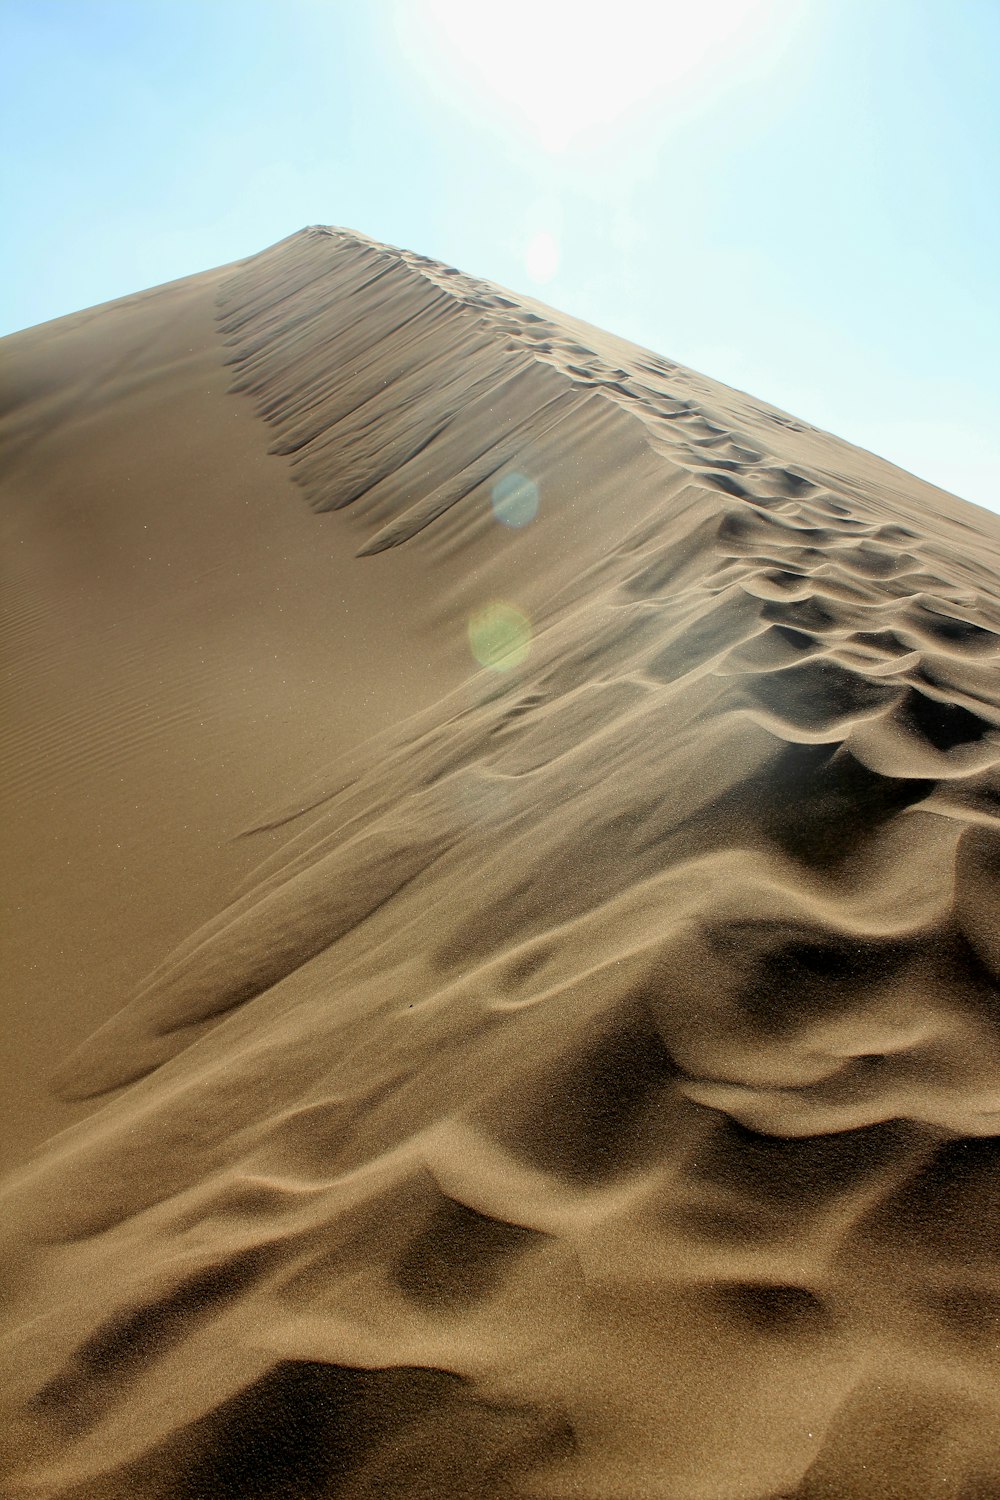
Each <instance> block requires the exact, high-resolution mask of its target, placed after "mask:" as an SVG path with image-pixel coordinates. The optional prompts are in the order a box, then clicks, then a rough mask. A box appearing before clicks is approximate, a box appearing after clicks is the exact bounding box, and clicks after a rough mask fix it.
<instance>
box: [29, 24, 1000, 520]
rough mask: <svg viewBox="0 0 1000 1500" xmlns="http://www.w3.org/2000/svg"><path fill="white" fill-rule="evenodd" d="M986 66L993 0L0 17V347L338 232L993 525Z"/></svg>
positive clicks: (992, 184)
mask: <svg viewBox="0 0 1000 1500" xmlns="http://www.w3.org/2000/svg"><path fill="white" fill-rule="evenodd" d="M998 63H1000V0H949V3H948V4H947V5H946V4H943V3H942V0H934V3H931V0H614V3H612V4H602V5H599V6H598V5H594V6H593V7H588V6H585V5H584V4H582V3H580V0H573V3H565V0H530V3H529V0H501V3H492V0H0V133H2V139H3V143H4V150H3V153H2V157H3V164H2V167H0V174H2V175H0V206H2V219H0V334H3V333H8V332H11V331H13V330H15V329H19V328H23V327H28V326H31V325H33V324H35V323H38V322H42V321H45V320H47V319H49V318H54V317H59V316H62V315H63V314H65V313H68V312H73V311H76V310H78V309H80V308H83V307H88V306H91V305H93V304H95V303H99V302H103V301H107V300H110V299H112V298H115V297H120V296H124V295H126V294H127V293H129V292H132V291H137V290H139V289H140V288H143V287H147V286H154V285H157V284H159V283H161V282H164V281H169V280H173V279H174V278H176V277H180V276H185V275H189V274H192V273H194V272H197V271H201V270H206V269H208V268H210V267H212V266H216V265H221V264H224V263H227V262H229V261H231V260H235V259H238V258H240V257H242V256H245V255H249V254H252V253H253V252H255V251H257V250H260V249H263V248H264V247H265V246H266V245H269V244H272V243H273V242H274V241H276V240H278V239H281V238H283V237H284V236H285V235H287V234H290V233H292V232H293V231H294V230H296V229H299V228H301V227H302V226H303V225H305V224H335V225H342V226H346V227H348V228H352V229H358V230H361V231H362V232H363V233H365V234H367V235H370V236H372V237H373V238H375V239H379V240H383V241H387V242H388V243H390V244H394V245H401V246H405V247H407V248H408V249H412V250H416V251H419V252H421V253H422V254H425V255H430V256H432V257H434V258H435V259H438V260H443V261H446V262H447V263H449V264H451V265H456V266H459V267H460V268H461V269H462V270H464V271H468V272H471V273H473V274H474V275H477V276H482V277H486V278H488V279H490V280H493V281H497V282H499V283H501V284H502V285H504V286H507V287H510V288H513V289H514V290H518V291H521V292H524V293H528V294H530V295H531V296H533V297H535V298H538V299H540V300H542V301H544V302H547V303H549V304H550V305H552V306H554V307H557V308H561V309H562V310H564V311H566V312H569V313H571V314H573V315H574V316H576V317H578V318H582V319H584V320H586V321H588V322H591V323H596V324H598V325H599V326H601V327H603V328H607V329H610V330H611V331H612V332H614V333H617V334H621V335H623V336H624V337H626V338H629V339H632V340H634V341H635V342H637V343H639V344H642V345H644V346H646V347H647V348H651V349H653V350H655V351H656V352H658V353H660V354H663V355H665V356H667V357H669V358H671V359H675V360H678V361H680V362H681V363H683V364H686V365H689V366H691V367H692V368H694V369H696V370H700V371H702V372H703V373H705V374H707V375H710V376H712V377H714V378H715V379H718V380H723V381H726V382H727V383H729V384H731V385H735V386H737V387H739V388H740V389H742V390H747V391H750V392H752V393H753V394H754V395H756V396H758V397H761V398H762V399H764V400H766V401H769V402H771V403H773V404H774V405H777V406H779V407H782V408H784V409H785V410H787V411H790V412H792V413H794V414H795V415H796V416H799V417H802V418H804V419H805V420H807V421H809V422H812V423H813V424H815V425H816V426H819V427H823V428H826V429H828V430H830V431H832V432H835V433H837V434H838V435H839V436H841V437H844V438H847V439H848V440H849V441H851V442H853V443H856V444H859V445H860V446H862V447H864V448H869V449H871V450H873V451H874V452H877V453H880V454H881V455H883V456H884V457H886V458H889V459H891V460H892V461H893V462H895V463H898V464H900V465H901V466H902V467H903V468H906V469H909V470H911V471H912V472H914V473H916V474H918V475H920V476H921V477H922V478H925V479H929V480H931V481H932V482H933V483H935V484H938V485H941V486H942V487H943V488H946V489H949V490H953V491H954V492H955V493H957V494H960V495H962V496H964V497H965V498H966V499H970V500H974V501H976V502H977V503H979V504H981V505H985V506H988V507H989V508H991V509H993V510H996V511H998V512H1000V422H998V420H997V413H998V410H1000V359H998V354H997V351H998V348H1000V291H998V276H997V267H998V266H1000V191H998V188H1000V89H998V88H997V85H996V78H997V74H998ZM0 357H2V351H0Z"/></svg>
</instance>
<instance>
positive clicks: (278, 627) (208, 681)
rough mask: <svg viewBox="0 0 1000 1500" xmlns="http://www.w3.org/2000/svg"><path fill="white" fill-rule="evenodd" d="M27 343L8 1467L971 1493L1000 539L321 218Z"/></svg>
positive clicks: (99, 1483) (7, 885)
mask: <svg viewBox="0 0 1000 1500" xmlns="http://www.w3.org/2000/svg"><path fill="white" fill-rule="evenodd" d="M2 368H3V376H2V391H0V412H2V417H0V434H2V440H3V449H2V452H3V457H2V467H0V489H2V506H0V516H2V522H0V524H2V527H3V543H2V560H3V568H4V570H5V573H4V587H3V599H2V608H3V633H2V641H3V653H4V656H3V662H4V678H3V681H4V718H3V740H2V756H3V770H2V779H3V796H4V808H3V816H4V826H5V829H6V830H7V835H8V847H9V849H10V851H11V853H10V857H9V859H8V860H7V861H6V870H5V873H4V877H3V880H4V893H3V895H4V931H3V942H4V986H3V988H4V1007H5V1010H4V1027H3V1029H4V1038H5V1044H6V1045H7V1046H8V1048H9V1056H8V1058H7V1059H6V1061H5V1065H4V1094H5V1098H4V1109H5V1120H4V1140H5V1147H6V1150H7V1172H6V1176H5V1178H4V1180H3V1184H2V1187H0V1199H2V1201H0V1226H2V1227H0V1236H2V1247H0V1254H2V1259H3V1263H4V1266H5V1268H6V1272H7V1275H6V1277H5V1282H6V1287H5V1298H4V1312H3V1331H2V1339H0V1392H2V1395H0V1410H2V1416H0V1430H2V1433H3V1436H2V1437H0V1465H2V1471H3V1475H4V1478H3V1481H2V1485H3V1486H4V1487H3V1489H2V1493H3V1494H4V1495H5V1496H7V1495H9V1496H10V1497H12V1500H57V1497H58V1500H300V1497H301V1500H324V1497H338V1500H340V1497H344V1500H362V1497H363V1500H376V1497H387V1496H388V1497H392V1496H399V1497H405V1500H424V1497H426V1500H449V1497H450V1500H466V1497H468V1500H473V1497H476V1500H478V1497H482V1500H492V1497H497V1500H499V1497H507V1500H529V1497H530V1500H844V1497H847V1500H852V1497H872V1500H882V1497H892V1500H911V1497H912V1500H918V1497H919V1500H990V1497H996V1496H998V1495H1000V1443H998V1433H1000V1266H998V1258H997V1251H996V1243H997V1235H998V1230H1000V1157H998V1151H997V1145H996V1137H997V1136H998V1135H1000V1037H998V1014H1000V1013H998V995H997V975H998V973H1000V916H998V908H997V897H998V882H1000V862H998V858H997V855H998V850H1000V840H998V833H997V823H998V817H1000V798H998V792H1000V781H998V775H997V765H998V762H1000V677H998V672H997V655H998V648H1000V586H998V577H1000V520H998V518H996V517H994V516H992V515H989V514H987V513H986V512H984V511H981V510H979V509H977V508H976V507H974V506H971V505H968V504H966V503H965V502H963V501H961V500H959V499H956V498H955V497H953V496H950V495H947V494H945V493H943V492H942V491H940V490H937V489H935V488H934V487H932V486H930V485H927V484H924V483H922V482H921V481H919V480H917V479H915V478H913V477H912V476H911V475H908V474H904V473H903V472H901V471H900V470H898V469H896V468H894V467H892V466H891V465H889V464H887V463H885V462H883V461H882V460H881V459H878V458H876V457H874V456H873V455H871V454H868V453H864V452H862V451H860V450H858V449H856V448H853V447H851V446H850V445H849V444H846V443H844V442H842V441H840V440H838V439H836V438H834V437H832V436H830V435H829V434H827V433H823V432H820V431H818V430H816V429H814V428H812V427H810V426H809V425H808V424H806V423H804V422H800V421H798V420H796V419H795V418H793V417H790V416H788V415H787V414H785V413H783V412H779V411H776V410H774V409H773V408H771V407H769V406H767V405H766V404H765V403H763V402H760V401H757V400H755V399H754V398H752V397H750V396H747V395H744V394H742V393H740V392H736V391H733V390H731V389H728V388H727V387H725V386H722V385H719V384H716V383H714V382H712V381H711V380H709V379H707V378H705V377H704V376H701V375H698V374H696V373H694V372H692V371H690V370H687V369H685V368H683V367H681V366H678V365H676V364H674V363H672V362H671V361H669V360H667V359H663V358H661V357H659V356H657V355H654V354H651V353H650V352H649V351H646V350H643V349H639V348H637V347H635V346H633V345H630V344H627V343H624V342H622V341H621V340H618V339H616V338H614V337H612V336H610V335H608V334H606V333H603V332H601V331H599V330H597V329H595V328H591V327H589V326H588V325H586V324H584V323H581V322H579V321H576V320H574V319H572V318H569V317H567V316H565V315H563V314H562V313H558V312H555V311H553V310H552V309H550V308H547V307H544V306H543V305H541V304H539V303H536V302H534V301H532V300H530V299H528V298H525V297H522V296H520V295H518V294H516V293H514V292H509V291H507V290H506V289H504V288H500V287H497V286H494V285H491V284H488V283H485V282H482V281H478V280H476V279H475V278H473V277H471V276H466V275H464V274H461V273H459V272H457V271H455V270H454V269H452V268H450V267H445V266H442V265H439V264H437V263H434V262H431V261H428V260H426V259H425V258H423V257H421V256H418V255H415V254H412V253H410V252H406V251H400V250H396V249H394V248H392V247H388V246H384V245H379V244H376V243H374V242H372V241H370V240H368V239H366V238H365V237H363V236H361V235H358V234H355V233H351V232H348V231H342V230H329V229H324V228H310V229H307V230H303V231H302V232H301V233H300V234H297V235H293V236H291V238H289V239H287V240H285V241H283V242H281V243H280V244H278V245H276V246H274V247H272V248H271V249H269V250H267V251H264V252H263V253H262V254H260V255H258V256H254V257H251V258H250V259H248V260H246V261H244V262H241V263H239V264H237V265H234V266H229V267H224V268H222V269H221V270H218V271H213V272H209V273H206V274H205V275H202V276H197V277H193V278H189V279H187V280H185V281H181V282H177V283H174V284H172V285H170V286H166V287H161V288H158V289H156V290H154V291H151V292H146V293H142V294H139V295H138V296H135V297H129V298H125V299H123V300H122V301H120V302H116V303H112V304H109V305H107V306H105V307H101V308H97V309H93V310H91V311H89V312H87V313H82V314H79V315H77V316H74V317H70V318H64V319H61V320H59V321H57V322H54V323H51V324H47V325H44V326H42V327H39V328H36V329H32V330H29V331H27V332H25V333H22V334H17V335H15V336H13V337H12V338H9V339H7V340H5V341H4V344H3V361H2ZM927 419H928V420H933V413H928V414H927Z"/></svg>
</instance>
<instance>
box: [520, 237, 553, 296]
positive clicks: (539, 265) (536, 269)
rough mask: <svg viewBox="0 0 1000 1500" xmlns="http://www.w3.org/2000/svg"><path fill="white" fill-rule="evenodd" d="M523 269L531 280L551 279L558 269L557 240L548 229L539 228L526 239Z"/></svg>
mask: <svg viewBox="0 0 1000 1500" xmlns="http://www.w3.org/2000/svg"><path fill="white" fill-rule="evenodd" d="M524 269H525V270H526V271H527V273H528V275H529V277H530V278H531V280H532V281H538V282H542V283H544V282H546V281H551V280H552V278H553V277H554V276H555V274H556V272H557V271H558V270H559V241H558V240H557V239H556V237H555V235H554V234H553V233H552V232H551V230H548V229H540V230H539V231H538V233H537V234H536V235H533V236H532V238H531V239H530V240H529V241H528V244H527V247H526V249H525V252H524Z"/></svg>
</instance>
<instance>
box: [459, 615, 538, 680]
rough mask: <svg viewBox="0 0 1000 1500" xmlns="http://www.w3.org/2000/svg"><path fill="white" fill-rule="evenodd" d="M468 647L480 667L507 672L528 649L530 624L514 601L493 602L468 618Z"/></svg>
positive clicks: (520, 660)
mask: <svg viewBox="0 0 1000 1500" xmlns="http://www.w3.org/2000/svg"><path fill="white" fill-rule="evenodd" d="M469 649H470V650H471V652H472V654H473V656H474V657H475V658H476V661H477V662H478V663H479V665H480V666H481V667H490V668H491V669H492V670H493V671H494V672H509V671H510V670H511V669H512V668H513V667H519V666H520V665H521V663H522V662H523V661H524V660H525V658H526V657H527V655H528V652H529V651H530V650H531V625H530V622H529V620H528V617H527V615H525V614H524V613H523V612H522V611H521V610H519V609H518V608H517V607H516V605H513V604H504V603H502V602H499V601H497V602H495V603H493V604H487V605H486V607H485V608H484V609H480V610H477V612H476V613H475V614H474V615H473V616H472V618H471V620H470V621H469Z"/></svg>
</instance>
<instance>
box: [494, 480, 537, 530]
mask: <svg viewBox="0 0 1000 1500" xmlns="http://www.w3.org/2000/svg"><path fill="white" fill-rule="evenodd" d="M490 498H491V500H492V502H493V514H494V515H495V516H496V518H497V520H498V521H501V522H502V523H503V525H504V526H513V527H519V526H527V525H528V523H529V522H530V521H533V520H534V519H535V517H536V516H537V514H538V485H537V484H536V483H535V481H534V480H533V479H529V478H528V476H527V474H522V473H521V472H520V470H518V469H512V470H511V471H510V473H509V474H504V475H503V476H502V477H501V478H500V479H498V480H497V482H496V484H495V485H494V486H493V490H492V494H491V497H490Z"/></svg>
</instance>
